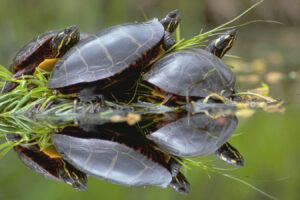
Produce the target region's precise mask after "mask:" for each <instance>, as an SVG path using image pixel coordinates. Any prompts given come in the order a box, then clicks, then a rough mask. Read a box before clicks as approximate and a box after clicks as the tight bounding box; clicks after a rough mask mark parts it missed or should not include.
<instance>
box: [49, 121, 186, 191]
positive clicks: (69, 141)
mask: <svg viewBox="0 0 300 200" xmlns="http://www.w3.org/2000/svg"><path fill="white" fill-rule="evenodd" d="M51 138H52V141H53V143H54V145H55V146H56V148H57V150H58V152H59V153H60V154H61V155H62V157H63V158H64V159H66V160H67V161H68V162H70V163H71V164H72V165H74V166H75V167H76V168H78V169H80V170H81V171H83V172H85V173H86V174H87V175H90V176H94V177H97V178H100V179H102V180H106V181H109V182H113V183H117V184H121V185H126V186H147V185H156V186H160V187H163V188H165V187H166V186H170V187H172V188H173V189H175V190H176V191H178V192H181V193H185V194H187V193H189V189H190V186H189V183H188V182H187V180H186V178H185V177H184V176H183V174H181V173H180V172H179V168H180V167H181V165H180V164H179V163H178V162H177V161H175V160H174V159H173V158H170V156H169V155H168V154H166V153H164V152H163V151H160V150H159V149H158V148H157V147H155V146H154V145H153V143H151V141H150V140H147V139H146V138H144V137H143V136H142V134H141V133H140V132H138V130H137V128H136V127H135V126H129V125H127V124H126V123H107V124H104V125H97V126H92V125H89V126H88V127H87V128H80V127H66V128H64V129H63V130H62V131H61V132H60V133H58V134H52V135H51Z"/></svg>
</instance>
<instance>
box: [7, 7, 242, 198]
mask: <svg viewBox="0 0 300 200" xmlns="http://www.w3.org/2000/svg"><path fill="white" fill-rule="evenodd" d="M179 22H180V13H179V11H178V10H174V11H172V12H170V13H168V14H167V15H166V17H164V18H163V19H161V20H158V19H156V18H154V19H152V20H149V21H146V22H142V23H137V22H135V23H126V24H121V25H117V26H113V27H110V28H108V29H105V30H104V31H101V32H100V33H98V34H94V35H89V34H83V33H81V34H80V33H79V31H78V27H77V26H70V27H67V28H66V29H64V30H59V31H50V32H47V33H44V34H42V35H40V36H38V37H37V38H34V39H33V40H32V41H30V42H29V43H28V44H27V45H25V46H24V47H23V48H22V49H21V50H20V51H19V53H18V54H17V56H16V57H15V59H14V61H13V64H12V69H13V71H14V72H15V74H14V75H13V77H12V78H14V79H18V78H20V77H21V76H22V75H26V74H33V73H34V71H35V69H36V68H37V67H41V68H42V67H43V66H46V67H49V66H53V65H54V68H53V70H52V74H51V77H50V79H49V81H48V87H49V88H50V89H53V90H56V91H58V92H61V93H64V94H68V93H75V94H77V98H78V99H80V100H82V101H90V100H93V101H96V100H97V99H98V97H102V95H104V94H109V93H111V92H115V91H117V92H119V93H120V94H123V93H122V91H127V90H128V89H129V88H131V87H132V85H133V84H134V83H135V82H136V80H137V79H139V78H140V77H142V79H143V81H144V82H146V84H149V85H150V86H152V87H153V88H155V90H157V91H159V93H160V94H162V96H163V98H164V99H167V100H168V101H171V102H175V103H179V102H180V101H181V99H186V97H189V98H191V99H201V98H203V97H206V96H208V95H211V94H218V95H220V96H224V97H230V95H231V94H232V93H233V91H234V84H235V76H234V74H233V73H232V71H231V70H230V69H229V68H228V67H227V66H226V65H225V64H224V63H223V62H222V61H221V60H220V58H222V57H223V56H224V54H225V53H226V52H227V51H228V50H229V49H230V48H231V46H232V44H233V41H234V38H235V31H234V30H231V31H228V32H226V33H225V34H223V35H221V36H219V37H218V38H217V39H215V40H214V41H212V42H211V43H210V44H209V45H208V46H207V48H206V50H201V49H196V48H190V49H185V50H181V51H175V52H171V53H167V54H165V55H164V56H163V57H161V58H159V59H158V60H157V61H156V58H157V57H158V56H159V55H160V53H161V52H162V51H166V50H168V49H170V48H171V47H172V46H173V45H174V44H175V43H176V41H174V40H173V39H172V38H171V33H172V32H173V31H174V30H175V29H176V27H177V25H178V23H179ZM50 59H53V60H52V61H51V62H50V63H51V64H49V60H50ZM144 72H145V73H144ZM16 86H17V83H14V82H7V83H6V85H5V86H4V88H3V89H2V92H3V93H5V92H8V91H11V90H12V89H13V88H15V87H16ZM155 94H156V93H153V95H155ZM179 104H180V103H179ZM110 126H112V125H110ZM100 129H101V130H102V131H106V132H108V133H110V134H111V136H110V137H112V138H113V139H111V140H112V141H113V142H111V141H110V142H107V139H103V138H101V140H99V138H93V137H92V136H91V137H89V138H84V139H82V138H78V137H73V136H72V137H71V136H68V135H67V134H65V135H60V134H53V135H52V140H53V141H54V143H55V145H56V148H57V149H58V152H59V154H58V155H60V156H61V157H60V158H51V157H49V156H48V155H47V154H46V153H45V152H43V151H40V150H37V149H38V148H29V147H28V146H24V145H23V146H22V145H20V146H18V147H16V148H15V150H16V151H17V152H18V155H19V156H20V158H21V159H22V161H23V162H24V163H25V164H26V165H27V166H29V167H31V168H32V169H34V170H35V171H38V172H39V171H43V172H40V173H42V174H43V175H44V176H47V177H49V176H50V175H49V174H51V176H52V177H53V176H55V178H56V179H62V180H64V181H65V182H67V183H69V184H71V185H72V186H73V187H74V188H77V189H84V188H85V185H86V179H85V178H84V177H85V176H84V175H85V174H88V175H93V176H96V177H99V178H101V179H105V180H108V181H111V182H115V183H119V184H123V185H130V186H145V185H158V186H161V187H166V186H167V185H169V186H170V187H172V188H174V189H175V190H176V191H178V192H181V193H188V192H189V183H188V182H187V180H186V178H185V177H184V176H183V174H181V173H180V172H179V168H180V166H181V165H180V164H179V163H178V162H177V161H175V159H173V158H172V157H170V156H169V155H167V154H166V153H165V152H163V151H159V150H158V149H159V147H157V145H155V143H154V144H153V145H149V147H147V149H144V148H146V147H145V145H136V146H134V145H133V146H130V145H129V142H124V141H114V138H117V137H119V135H122V134H125V133H119V132H118V130H114V131H107V130H110V128H106V129H103V128H100ZM120 130H122V128H121V129H120ZM69 131H70V132H71V133H78V132H79V133H82V134H83V135H89V134H90V132H92V133H94V132H97V131H99V128H92V130H89V131H87V130H84V129H76V128H74V127H73V128H72V129H71V130H69ZM105 137H106V136H105ZM150 138H151V137H150ZM104 140H105V141H104ZM225 142H226V141H224V145H222V144H220V145H219V146H218V148H215V149H214V151H215V150H216V151H215V154H216V155H217V156H219V157H220V158H221V159H222V160H225V161H226V162H229V163H230V164H233V165H236V166H242V165H243V159H242V157H241V155H240V154H239V153H238V151H237V150H236V149H234V148H233V147H231V146H230V145H229V144H228V143H225ZM150 143H151V142H150ZM81 150H83V151H84V152H78V153H77V154H72V152H77V151H81ZM94 151H95V152H98V151H99V152H100V151H109V152H108V153H107V155H105V156H104V158H103V159H104V160H110V162H108V163H107V164H109V166H111V168H109V170H110V171H108V172H107V173H104V172H102V171H99V169H96V166H97V165H96V164H95V163H100V162H103V161H100V160H97V158H95V159H93V162H95V163H93V162H91V163H90V164H89V163H85V162H82V159H83V158H86V157H89V156H92V155H93V152H94ZM111 152H115V153H117V154H121V155H123V156H124V157H123V158H120V159H118V157H114V155H113V154H112V153H111ZM109 155H110V156H111V157H109ZM132 157H139V158H140V160H142V161H138V162H136V163H133V166H132V170H133V171H130V172H132V173H133V175H132V177H131V179H130V178H128V177H125V176H119V175H120V173H123V174H126V173H128V172H129V171H128V170H127V171H125V172H124V171H122V170H120V169H117V168H116V170H117V171H116V172H115V175H112V174H111V172H112V171H113V170H115V168H114V166H113V165H115V164H116V163H117V162H124V163H126V162H128V160H130V159H131V158H132ZM153 157H156V158H157V159H153ZM99 158H100V157H99ZM39 159H43V160H44V161H45V162H42V163H39V162H38V161H39ZM53 159H56V160H53ZM57 159H58V160H57ZM48 163H56V165H52V166H53V168H55V170H54V171H55V173H52V171H51V170H48V168H47V166H48ZM66 163H71V164H72V165H74V166H75V167H73V166H72V165H71V164H66ZM81 164H85V165H84V166H83V165H81ZM70 169H72V171H73V172H71V174H72V175H73V176H75V177H77V179H75V181H74V179H73V178H72V177H70V176H68V177H67V176H64V175H63V174H69V173H70V172H69V171H70ZM75 169H79V170H78V171H75ZM134 170H135V171H134ZM146 172H147V173H146ZM154 172H155V173H157V174H156V176H154V178H155V180H153V179H150V176H149V174H150V175H151V174H153V173H154ZM53 174H54V175H53ZM78 174H79V175H78ZM109 174H111V176H109ZM48 175H49V176H48ZM144 175H145V178H142V177H144ZM152 178H153V177H152ZM129 179H130V180H129ZM70 180H72V181H70Z"/></svg>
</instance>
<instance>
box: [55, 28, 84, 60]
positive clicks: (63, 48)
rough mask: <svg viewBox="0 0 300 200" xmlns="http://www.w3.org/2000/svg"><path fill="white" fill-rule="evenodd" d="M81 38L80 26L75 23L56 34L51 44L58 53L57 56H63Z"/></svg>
mask: <svg viewBox="0 0 300 200" xmlns="http://www.w3.org/2000/svg"><path fill="white" fill-rule="evenodd" d="M79 39H80V33H79V29H78V26H76V25H73V26H69V27H67V28H65V29H64V30H62V31H61V32H59V33H58V34H57V35H56V36H54V37H53V38H52V40H51V46H52V48H53V50H54V51H55V52H57V53H56V57H61V56H63V55H64V54H65V53H66V52H67V51H68V50H69V49H70V48H71V47H72V46H74V44H76V43H77V42H78V41H79Z"/></svg>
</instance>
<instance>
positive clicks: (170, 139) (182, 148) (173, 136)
mask: <svg viewBox="0 0 300 200" xmlns="http://www.w3.org/2000/svg"><path fill="white" fill-rule="evenodd" d="M161 119H164V118H161ZM155 121H159V120H155ZM237 123H238V120H237V118H236V117H235V116H233V115H230V116H220V117H218V118H212V117H210V116H207V115H205V114H197V115H192V116H186V115H183V116H178V115H177V116H175V119H173V117H171V119H168V120H167V121H165V120H161V121H160V122H156V123H154V124H152V126H147V128H146V129H148V130H146V132H148V134H147V137H148V138H149V139H151V140H153V141H154V142H155V143H156V144H157V145H158V146H159V147H160V148H161V149H162V150H164V151H166V152H168V153H170V154H173V155H175V156H180V157H196V156H203V155H207V154H210V153H215V155H217V157H218V158H220V159H221V160H223V161H225V162H227V163H229V164H231V165H234V166H238V167H241V166H243V163H244V162H243V157H242V156H241V154H240V153H239V152H238V151H237V150H236V149H235V148H233V147H232V146H231V145H230V144H229V143H227V142H226V141H227V140H228V139H229V138H230V137H231V134H232V133H233V131H234V130H235V128H236V126H237Z"/></svg>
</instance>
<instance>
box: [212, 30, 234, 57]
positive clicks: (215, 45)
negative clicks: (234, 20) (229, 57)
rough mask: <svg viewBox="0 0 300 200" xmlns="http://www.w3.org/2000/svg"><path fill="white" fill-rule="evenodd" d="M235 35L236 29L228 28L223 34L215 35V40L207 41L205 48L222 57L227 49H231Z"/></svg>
mask: <svg viewBox="0 0 300 200" xmlns="http://www.w3.org/2000/svg"><path fill="white" fill-rule="evenodd" d="M235 37H236V30H235V29H232V30H228V31H226V32H225V33H224V34H222V35H220V36H219V37H217V38H216V39H215V40H213V41H212V42H210V43H209V45H208V46H207V47H206V50H207V51H209V52H211V53H212V54H214V55H215V56H218V57H219V58H222V57H223V56H224V55H225V53H226V52H227V51H229V49H231V47H232V45H233V42H234V40H235Z"/></svg>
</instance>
